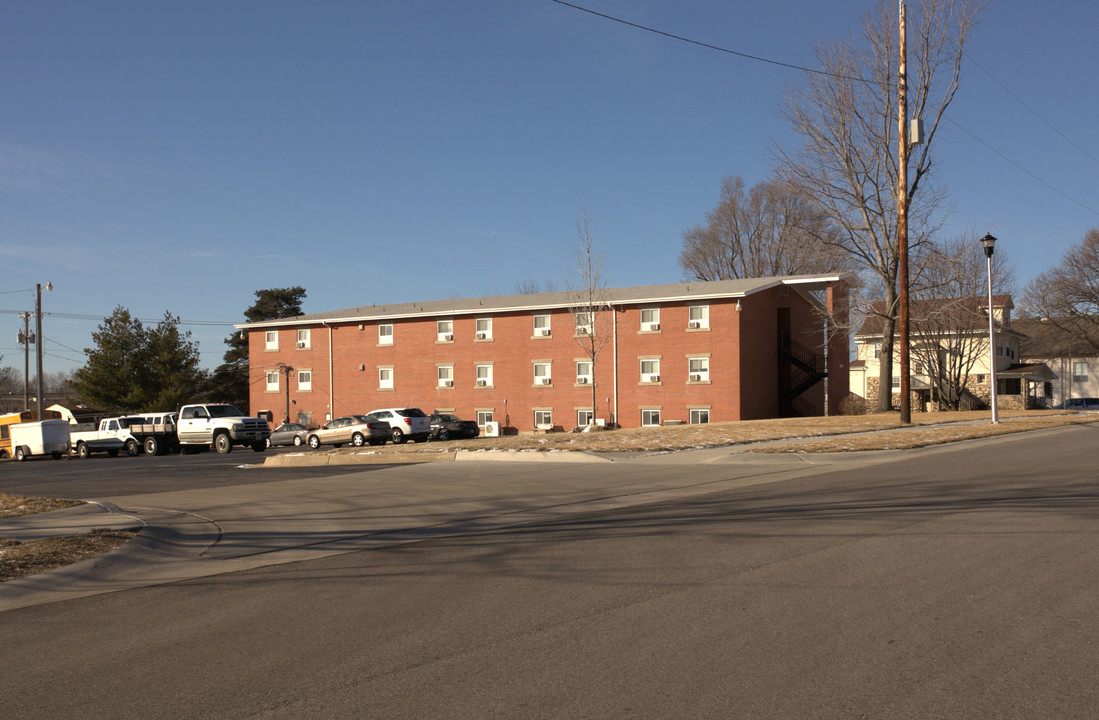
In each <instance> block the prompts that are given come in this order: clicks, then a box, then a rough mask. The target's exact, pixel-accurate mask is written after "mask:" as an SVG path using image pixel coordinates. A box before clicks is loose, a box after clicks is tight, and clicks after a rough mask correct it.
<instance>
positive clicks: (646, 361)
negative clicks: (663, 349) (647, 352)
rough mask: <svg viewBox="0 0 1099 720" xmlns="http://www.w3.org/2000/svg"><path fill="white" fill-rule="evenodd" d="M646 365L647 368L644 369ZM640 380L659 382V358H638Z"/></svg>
mask: <svg viewBox="0 0 1099 720" xmlns="http://www.w3.org/2000/svg"><path fill="white" fill-rule="evenodd" d="M646 365H647V366H648V369H647V370H646ZM640 370H641V382H643V383H658V382H660V358H651V357H646V358H640Z"/></svg>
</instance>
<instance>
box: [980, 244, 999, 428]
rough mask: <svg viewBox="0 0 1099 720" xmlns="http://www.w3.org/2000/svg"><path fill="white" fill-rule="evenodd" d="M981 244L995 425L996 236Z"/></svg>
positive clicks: (993, 420) (995, 420) (995, 421)
mask: <svg viewBox="0 0 1099 720" xmlns="http://www.w3.org/2000/svg"><path fill="white" fill-rule="evenodd" d="M981 245H982V246H984V249H985V260H986V261H987V262H988V367H989V377H990V379H991V381H992V424H993V425H995V424H996V423H998V422H1000V416H999V413H998V412H997V408H996V323H995V320H994V319H993V317H992V253H993V251H994V250H995V249H996V238H994V237H992V236H991V235H988V234H986V235H985V236H984V237H983V238H981Z"/></svg>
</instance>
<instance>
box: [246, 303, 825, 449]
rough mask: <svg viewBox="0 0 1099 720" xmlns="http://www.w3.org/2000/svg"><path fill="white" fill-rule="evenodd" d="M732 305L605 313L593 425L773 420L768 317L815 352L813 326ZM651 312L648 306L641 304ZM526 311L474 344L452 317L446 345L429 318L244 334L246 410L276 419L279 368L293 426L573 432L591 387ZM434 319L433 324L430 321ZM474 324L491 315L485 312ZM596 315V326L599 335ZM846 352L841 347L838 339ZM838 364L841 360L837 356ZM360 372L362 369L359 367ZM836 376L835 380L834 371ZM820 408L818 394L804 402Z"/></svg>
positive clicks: (559, 314)
mask: <svg viewBox="0 0 1099 720" xmlns="http://www.w3.org/2000/svg"><path fill="white" fill-rule="evenodd" d="M689 304H708V306H709V328H708V329H697V330H692V329H688V305H689ZM736 305H737V301H736V300H735V299H723V300H709V301H697V303H694V302H692V303H686V302H678V303H670V304H663V305H661V306H660V330H658V331H642V330H641V310H642V307H641V306H627V307H625V308H620V309H618V310H616V311H615V312H614V316H615V319H616V320H617V325H618V347H617V358H618V363H617V368H618V384H617V400H618V414H617V415H615V413H614V403H615V397H616V393H615V383H614V377H615V373H614V362H613V361H614V357H615V348H614V345H613V343H612V342H608V343H607V344H606V345H605V346H604V347H603V348H602V349H601V351H600V353H599V355H598V357H597V359H596V364H595V381H596V389H595V393H596V401H597V410H596V417H597V418H604V419H606V420H608V421H614V422H618V423H619V424H620V425H622V426H623V427H637V426H639V425H640V424H641V408H643V407H653V408H658V409H659V410H660V413H661V419H662V420H663V421H665V422H667V421H669V420H673V421H674V420H681V421H683V422H687V421H688V417H689V408H691V407H700V408H708V409H709V412H710V421H711V422H722V421H728V420H743V419H753V418H768V417H775V416H776V415H777V412H778V405H777V403H778V401H777V381H778V380H777V379H778V370H777V367H778V355H777V327H778V308H779V307H789V308H790V314H791V326H792V329H793V331H794V336H795V339H797V340H798V341H799V342H801V343H802V344H803V345H807V346H810V347H819V346H820V343H821V333H820V329H819V326H820V321H819V319H818V318H817V316H816V314H815V313H814V312H813V311H812V309H811V308H810V306H809V305H808V303H806V301H805V300H804V298H802V297H801V296H800V295H798V293H796V292H794V291H792V290H791V291H790V292H789V293H788V294H786V295H783V294H782V293H780V292H779V290H778V289H775V290H768V291H765V292H761V293H756V294H754V295H751V296H749V297H747V298H743V299H742V300H741V307H742V309H741V310H740V311H738V310H737V309H736ZM646 307H649V306H646ZM534 314H535V313H532V312H528V311H524V312H514V313H499V314H493V315H491V317H492V339H491V340H477V339H476V337H475V335H476V330H475V327H476V319H477V316H473V315H468V316H467V315H462V316H454V317H452V318H450V319H452V320H453V336H454V340H453V341H452V342H438V341H437V339H436V324H435V323H436V320H437V319H439V318H437V317H429V318H422V319H419V318H410V319H396V320H393V321H391V322H390V321H385V322H386V323H390V324H392V325H393V328H394V333H393V339H394V343H393V345H391V346H380V345H379V344H378V324H379V323H378V322H368V323H364V324H362V326H361V327H360V324H359V323H343V324H337V325H333V326H332V327H331V328H329V327H326V326H323V325H320V324H317V325H313V326H311V327H310V329H311V339H310V347H309V348H308V349H301V350H299V349H297V348H296V337H297V333H296V331H297V329H298V328H297V327H293V328H287V329H283V330H280V331H279V349H278V350H277V351H266V350H264V332H263V330H261V329H257V330H256V331H253V332H250V333H249V352H250V360H251V363H250V366H251V370H250V375H251V378H250V379H251V397H250V400H251V407H252V408H253V409H254V410H255V411H257V412H258V411H261V410H270V411H272V412H273V416H274V419H275V421H276V422H278V421H279V420H280V419H281V418H282V416H283V414H284V411H285V405H286V394H285V393H286V385H285V383H286V377H285V375H283V376H281V377H280V386H279V392H277V393H270V392H267V391H266V388H265V380H264V373H265V371H266V370H269V369H273V368H276V367H278V365H279V364H280V363H285V364H289V365H290V366H291V367H292V368H294V369H295V370H297V369H310V370H311V371H312V390H311V391H307V392H303V391H299V390H298V389H297V379H296V377H295V375H296V373H295V372H291V377H290V398H291V400H293V401H294V402H293V404H292V405H291V419H296V418H297V413H298V412H308V413H312V421H313V422H314V423H317V424H320V423H322V422H324V420H325V418H326V415H327V414H328V413H331V414H332V415H333V416H338V415H344V414H349V413H361V412H367V411H369V410H372V409H374V408H380V407H402V406H415V407H420V408H422V409H423V410H424V411H425V412H431V411H432V410H436V409H439V410H443V409H445V410H452V411H454V412H456V413H457V414H458V415H461V416H464V417H467V418H470V419H473V418H475V417H476V412H477V411H478V410H491V411H492V412H493V413H494V419H495V420H497V421H499V422H500V423H501V424H504V423H505V414H506V416H507V417H506V421H507V422H508V423H509V424H510V426H511V427H515V428H518V429H519V430H520V431H528V430H531V429H532V428H533V424H534V409H535V408H539V409H549V410H552V418H553V422H554V424H555V425H559V426H561V427H563V428H565V429H571V428H572V427H573V426H574V425H575V424H576V416H577V410H579V409H587V408H590V406H591V386H590V385H587V384H585V385H579V384H577V383H576V361H578V360H583V359H585V358H586V353H585V350H584V349H583V348H582V347H581V346H580V345H579V344H578V343H577V341H576V338H575V336H574V328H573V319H572V315H571V313H569V312H568V311H567V310H558V311H549V312H540V313H538V314H548V315H550V316H551V331H552V335H550V336H549V337H539V336H535V335H534V324H533V315H534ZM440 317H442V316H440ZM483 317H489V315H488V314H486V315H484V316H483ZM610 323H611V313H610V312H609V311H608V312H605V313H602V314H601V315H600V318H599V320H598V321H597V328H599V327H602V326H609V325H610ZM329 332H331V333H332V350H333V358H332V368H333V371H334V374H333V377H332V395H333V397H334V407H332V408H330V407H329V357H328V353H329V351H328V348H329ZM842 342H843V344H844V346H845V345H846V338H844V339H843V341H842ZM689 355H696V356H708V358H709V381H708V382H690V381H689V373H688V356H689ZM642 357H654V358H659V360H660V381H659V382H658V383H642V382H641V372H640V370H641V358H642ZM535 360H542V361H549V362H550V363H551V368H552V370H551V372H552V384H550V385H538V386H536V385H535V384H534V367H533V361H535ZM844 361H846V357H844ZM439 363H447V364H452V365H453V367H454V386H453V387H452V388H441V387H438V377H437V365H438V364H439ZM479 363H486V364H492V366H493V384H492V386H491V387H478V386H477V384H476V370H475V367H476V365H477V364H479ZM382 365H386V366H392V367H393V372H394V387H393V389H392V390H381V389H379V387H378V367H379V366H382ZM360 366H362V367H363V369H361V370H360ZM841 374H843V373H841ZM807 399H809V400H810V402H813V403H814V404H815V405H816V407H817V408H818V410H821V411H823V387H822V386H819V387H818V388H814V390H813V391H812V392H811V393H809V394H808V396H807Z"/></svg>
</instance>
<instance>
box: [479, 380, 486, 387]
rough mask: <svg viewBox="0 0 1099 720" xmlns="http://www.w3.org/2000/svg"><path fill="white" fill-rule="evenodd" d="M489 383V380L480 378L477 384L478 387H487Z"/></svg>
mask: <svg viewBox="0 0 1099 720" xmlns="http://www.w3.org/2000/svg"><path fill="white" fill-rule="evenodd" d="M487 385H488V380H478V381H477V386H478V387H485V386H487Z"/></svg>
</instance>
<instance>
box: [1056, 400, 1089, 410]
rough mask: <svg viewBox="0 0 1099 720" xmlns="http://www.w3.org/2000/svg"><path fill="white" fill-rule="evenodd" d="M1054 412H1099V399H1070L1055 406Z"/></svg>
mask: <svg viewBox="0 0 1099 720" xmlns="http://www.w3.org/2000/svg"><path fill="white" fill-rule="evenodd" d="M1053 409H1054V410H1099V398H1069V399H1068V400H1065V401H1064V402H1063V403H1058V404H1057V405H1054V406H1053Z"/></svg>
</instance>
